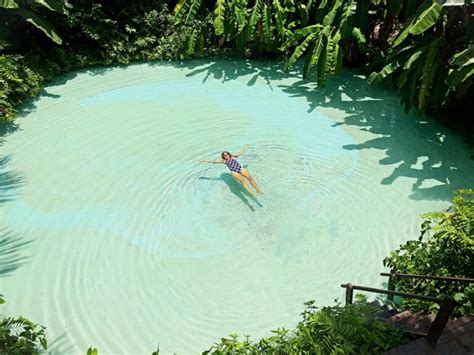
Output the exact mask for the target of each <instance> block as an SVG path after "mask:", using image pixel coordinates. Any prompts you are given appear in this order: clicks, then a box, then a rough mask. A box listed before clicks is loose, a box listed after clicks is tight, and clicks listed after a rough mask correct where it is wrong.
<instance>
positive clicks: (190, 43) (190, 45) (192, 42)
mask: <svg viewBox="0 0 474 355" xmlns="http://www.w3.org/2000/svg"><path fill="white" fill-rule="evenodd" d="M198 35H199V31H198V30H197V29H194V30H193V32H192V33H191V36H189V38H188V40H187V43H186V44H187V46H186V54H187V55H193V54H194V52H195V50H196V42H197V38H198Z"/></svg>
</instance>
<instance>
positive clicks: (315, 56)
mask: <svg viewBox="0 0 474 355" xmlns="http://www.w3.org/2000/svg"><path fill="white" fill-rule="evenodd" d="M323 49H324V41H323V31H320V32H319V33H318V36H317V38H316V40H315V42H314V44H313V46H312V47H311V51H310V53H309V54H308V56H307V58H306V63H305V66H304V68H303V79H308V78H309V75H310V73H311V69H312V68H313V66H314V65H315V64H316V63H317V62H318V60H319V57H320V55H321V53H322V51H323Z"/></svg>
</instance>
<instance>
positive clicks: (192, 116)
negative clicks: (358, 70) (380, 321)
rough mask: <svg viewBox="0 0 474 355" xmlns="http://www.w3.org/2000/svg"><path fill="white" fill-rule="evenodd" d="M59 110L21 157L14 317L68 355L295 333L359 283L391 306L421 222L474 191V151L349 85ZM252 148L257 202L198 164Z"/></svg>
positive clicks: (186, 82) (84, 78)
mask: <svg viewBox="0 0 474 355" xmlns="http://www.w3.org/2000/svg"><path fill="white" fill-rule="evenodd" d="M257 74H260V76H259V77H258V78H256V75H257ZM46 92H47V94H48V95H42V96H41V97H40V98H39V99H38V100H36V101H35V102H34V106H35V107H34V108H32V105H29V107H27V108H25V110H24V114H23V117H22V118H21V119H20V120H19V124H20V129H19V130H17V131H16V132H14V133H11V134H10V135H8V136H5V137H4V140H5V141H4V143H3V145H2V147H1V149H2V151H1V152H0V158H1V159H0V162H2V165H1V166H0V183H1V184H2V185H1V186H0V193H2V195H1V196H0V201H1V202H0V212H1V214H0V228H5V229H6V230H10V231H12V232H13V233H14V234H15V235H16V236H18V237H19V238H24V239H25V240H26V241H31V243H30V244H28V246H27V247H26V248H24V249H22V250H20V251H19V253H20V254H21V255H22V256H25V257H26V259H25V263H24V265H22V266H21V267H20V268H18V269H16V270H14V272H13V275H12V277H9V278H3V279H2V293H4V294H5V295H6V297H7V299H8V304H7V305H6V307H5V309H6V311H5V312H6V313H8V314H12V315H16V314H22V315H25V316H28V317H29V318H31V319H33V320H34V321H36V322H39V323H42V324H45V325H46V326H47V327H48V334H49V344H50V349H51V351H52V352H53V353H84V352H85V350H86V349H87V348H88V347H89V346H90V345H91V344H92V345H94V346H95V347H97V348H98V349H99V350H100V352H101V354H103V353H104V354H107V353H128V354H130V353H151V352H152V351H153V350H154V349H155V347H156V345H157V344H160V349H161V350H162V352H164V353H168V352H174V351H176V352H178V353H197V352H199V351H202V350H204V349H206V348H209V347H210V346H211V345H212V343H213V342H215V341H216V340H218V339H219V338H220V337H222V336H225V335H227V334H229V333H232V332H237V333H240V334H252V336H253V337H259V336H263V335H268V334H269V330H270V329H274V328H276V327H278V326H285V327H292V326H294V325H295V324H296V321H297V320H298V319H299V313H300V311H301V310H302V303H303V302H304V301H307V300H309V299H316V300H317V302H318V304H320V305H324V304H331V302H332V300H333V299H334V298H336V297H339V298H341V296H342V291H341V289H340V288H339V285H340V284H341V283H343V282H352V283H359V284H367V285H372V286H379V285H380V282H381V281H382V280H381V279H380V278H379V277H378V276H377V275H378V273H379V272H380V271H382V265H381V260H382V258H383V257H384V256H385V255H387V253H388V251H389V250H391V249H393V248H394V247H396V246H397V245H398V244H400V243H401V242H403V241H405V240H407V239H410V238H415V237H416V236H417V233H418V224H419V222H420V218H419V215H420V214H421V213H422V212H425V211H429V210H436V209H441V208H445V207H447V206H448V202H447V201H448V200H449V198H450V195H451V193H452V191H453V190H454V189H456V188H460V187H469V184H471V185H472V181H471V182H469V181H468V180H467V179H468V178H469V176H474V174H472V173H473V171H472V164H471V162H470V161H469V157H468V154H467V152H464V147H463V146H462V143H461V141H460V140H459V139H457V138H456V137H453V136H451V135H450V134H449V133H448V132H445V131H444V130H443V129H442V128H441V127H438V126H436V125H434V124H433V123H426V122H422V121H419V120H417V119H416V118H414V117H412V116H405V115H404V114H403V113H402V110H401V107H400V105H399V104H398V98H397V97H396V96H395V94H391V93H387V92H383V91H381V90H380V89H374V88H371V87H368V86H367V85H366V84H365V83H364V81H363V80H362V79H360V78H358V77H357V76H354V75H352V74H350V73H346V74H344V75H342V76H340V77H338V78H334V79H332V81H331V83H330V84H329V87H328V88H327V89H325V90H324V91H321V90H319V91H318V90H314V89H313V88H310V87H309V85H308V84H307V83H305V82H303V81H301V80H300V79H299V78H297V77H291V76H285V75H283V74H282V73H281V72H280V71H279V70H278V66H273V65H269V64H264V63H252V62H245V61H240V62H239V61H237V62H234V61H218V62H199V61H194V62H189V63H187V64H186V65H170V64H168V65H164V64H156V65H146V64H142V65H134V66H130V67H127V68H114V69H106V70H96V71H87V72H82V73H77V74H74V75H71V76H69V77H66V78H64V80H62V81H61V82H58V83H56V85H52V86H50V87H48V88H46ZM247 144H248V145H250V148H249V150H248V151H247V152H246V153H245V154H244V155H243V156H242V157H241V158H240V159H239V160H240V161H241V163H242V164H243V166H244V167H246V168H247V169H248V170H249V171H250V172H251V174H252V175H253V176H254V177H255V179H256V181H257V182H258V183H259V184H260V185H261V187H262V189H263V191H264V194H263V195H259V197H258V199H257V200H254V199H252V198H251V197H250V196H249V195H247V194H246V193H245V192H244V191H243V189H242V188H241V186H240V185H239V184H238V183H236V182H235V181H234V180H233V178H232V177H231V176H230V175H229V173H228V171H227V169H226V167H225V166H223V165H217V164H216V165H206V164H201V163H199V160H201V159H218V158H219V156H220V152H221V151H222V150H229V151H237V150H239V149H240V148H242V147H243V146H245V145H247ZM458 171H463V174H459V173H458ZM12 178H17V179H19V180H12ZM463 179H464V180H463ZM11 181H20V182H21V183H17V184H11V183H9V182H11ZM9 184H10V185H9ZM471 187H472V186H471ZM6 196H8V198H2V197H6ZM23 254H24V255H23Z"/></svg>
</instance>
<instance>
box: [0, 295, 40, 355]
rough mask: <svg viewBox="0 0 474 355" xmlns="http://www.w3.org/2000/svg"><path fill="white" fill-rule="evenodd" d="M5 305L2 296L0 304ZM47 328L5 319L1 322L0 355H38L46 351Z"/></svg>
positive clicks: (19, 318) (23, 320)
mask: <svg viewBox="0 0 474 355" xmlns="http://www.w3.org/2000/svg"><path fill="white" fill-rule="evenodd" d="M3 303H5V301H4V299H3V298H2V297H1V295H0V304H3ZM47 347H48V343H47V340H46V328H45V327H44V326H40V325H37V324H35V323H33V322H31V321H30V320H28V319H26V318H23V317H18V318H13V317H5V318H3V319H2V320H0V354H21V355H29V354H37V353H39V352H40V351H41V350H42V349H43V350H46V349H47Z"/></svg>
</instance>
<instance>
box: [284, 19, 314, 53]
mask: <svg viewBox="0 0 474 355" xmlns="http://www.w3.org/2000/svg"><path fill="white" fill-rule="evenodd" d="M322 28H323V26H322V25H320V24H317V25H311V26H307V27H304V28H300V29H299V30H296V31H295V33H294V34H293V35H292V36H291V37H290V38H289V39H288V40H287V41H286V42H285V43H284V44H283V45H282V46H281V47H280V50H281V51H286V50H287V49H288V48H290V47H291V46H292V45H293V44H295V43H297V42H298V41H299V40H300V39H301V38H303V37H304V36H307V35H309V34H311V33H318V32H319V31H320V30H321V29H322Z"/></svg>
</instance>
